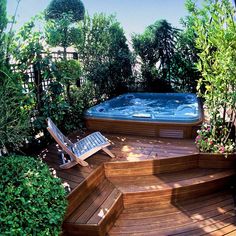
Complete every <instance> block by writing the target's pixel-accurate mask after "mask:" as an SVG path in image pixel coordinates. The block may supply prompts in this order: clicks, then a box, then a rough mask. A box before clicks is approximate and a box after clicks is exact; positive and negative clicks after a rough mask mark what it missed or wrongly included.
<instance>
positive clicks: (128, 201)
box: [109, 168, 235, 208]
mask: <svg viewBox="0 0 236 236" xmlns="http://www.w3.org/2000/svg"><path fill="white" fill-rule="evenodd" d="M234 175H235V170H231V169H227V170H220V169H202V168H195V169H188V170H184V171H178V172H173V173H164V174H159V175H147V176H125V177H124V176H123V177H112V178H109V180H110V181H111V182H112V183H113V184H114V185H115V186H116V187H117V188H118V189H119V190H120V191H121V192H122V193H123V200H124V207H125V208H127V207H131V206H135V205H136V204H143V205H145V204H147V203H150V202H159V203H160V202H176V201H177V200H180V199H181V200H184V199H189V198H192V197H197V196H201V195H204V194H208V193H213V192H214V191H216V190H218V189H221V188H222V187H224V186H225V185H226V184H227V183H228V182H229V180H230V179H231V178H232V176H234Z"/></svg>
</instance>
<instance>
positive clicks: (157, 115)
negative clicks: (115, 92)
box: [85, 93, 203, 137]
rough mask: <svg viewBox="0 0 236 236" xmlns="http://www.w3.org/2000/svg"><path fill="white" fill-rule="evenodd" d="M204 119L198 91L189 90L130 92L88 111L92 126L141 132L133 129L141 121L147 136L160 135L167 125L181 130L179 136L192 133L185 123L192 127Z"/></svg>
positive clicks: (88, 118) (88, 122)
mask: <svg viewBox="0 0 236 236" xmlns="http://www.w3.org/2000/svg"><path fill="white" fill-rule="evenodd" d="M202 119H203V111H202V106H201V103H200V101H199V99H198V98H197V96H196V95H195V94H190V93H127V94H123V95H120V96H118V97H115V98H113V99H110V100H107V101H105V102H103V103H101V104H98V105H96V106H94V107H91V108H90V109H88V110H87V111H86V113H85V120H86V125H87V127H88V128H89V129H92V130H101V131H105V132H112V130H113V131H114V132H118V133H128V134H130V133H131V134H140V132H134V133H132V132H130V130H139V128H138V127H137V125H138V126H140V128H141V130H142V131H141V132H142V133H144V134H145V133H146V134H147V136H161V135H160V132H161V133H163V127H164V128H165V130H167V129H166V126H169V129H170V128H171V129H172V132H170V130H169V131H168V132H169V133H173V132H176V131H180V130H182V131H181V133H182V134H181V135H180V134H179V136H181V137H185V136H186V137H187V136H188V137H189V136H192V134H191V135H190V133H191V132H190V131H188V133H189V135H184V133H186V132H185V131H184V130H185V129H186V127H188V130H189V128H190V127H191V128H193V127H194V126H197V125H199V124H200V123H201V122H202ZM145 124H146V126H145ZM106 127H107V128H106ZM108 127H109V128H108ZM122 127H123V128H122ZM145 127H146V128H145ZM161 127H162V129H161ZM122 129H123V131H124V132H123V131H122ZM149 129H151V130H149ZM126 131H128V132H126ZM145 131H146V132H145ZM150 131H151V132H150ZM149 133H152V134H151V135H149ZM157 133H158V134H157ZM164 133H166V132H164ZM162 136H163V135H162ZM164 136H168V137H171V135H167V134H166V135H164ZM172 136H173V135H172ZM174 136H175V135H174ZM177 136H178V135H177Z"/></svg>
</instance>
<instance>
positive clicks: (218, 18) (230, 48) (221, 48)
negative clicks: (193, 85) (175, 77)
mask: <svg viewBox="0 0 236 236" xmlns="http://www.w3.org/2000/svg"><path fill="white" fill-rule="evenodd" d="M186 5H187V8H188V10H189V12H190V13H191V16H190V17H191V20H192V22H194V23H193V29H194V30H195V32H196V34H197V38H196V47H197V48H198V49H199V50H200V53H199V54H198V55H199V61H198V63H197V69H198V70H199V72H200V73H201V75H202V79H200V80H199V82H198V93H199V95H200V96H201V97H203V98H204V100H205V105H206V107H207V110H208V113H209V117H210V122H211V125H212V127H213V131H212V136H213V139H215V140H217V132H216V130H217V129H219V122H218V121H219V120H221V118H222V122H221V123H220V126H223V127H224V126H225V124H226V120H227V118H226V113H227V112H230V114H231V115H229V118H228V119H229V128H228V129H227V132H226V133H225V135H224V138H223V140H222V141H221V142H222V143H223V144H226V143H227V142H228V138H229V134H230V131H231V127H232V126H233V123H234V122H235V119H236V115H235V114H236V113H235V112H236V107H235V104H236V93H235V87H236V74H235V71H236V25H235V20H234V15H235V10H234V8H233V6H232V4H231V2H230V1H229V0H222V1H213V0H205V4H204V6H203V8H202V9H198V8H197V7H196V4H195V3H194V2H192V1H191V0H188V1H187V4H186Z"/></svg>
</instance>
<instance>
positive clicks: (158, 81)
mask: <svg viewBox="0 0 236 236" xmlns="http://www.w3.org/2000/svg"><path fill="white" fill-rule="evenodd" d="M177 35H178V30H177V29H175V28H173V27H172V26H171V24H170V23H168V22H167V21H166V20H160V21H156V22H155V23H154V24H152V25H150V26H148V27H147V28H146V30H145V31H144V33H143V34H136V35H134V36H133V37H132V42H133V47H134V50H135V52H136V54H137V55H138V56H139V57H140V58H141V61H142V63H141V73H142V77H143V79H144V81H145V84H146V86H147V87H146V89H148V90H154V91H167V90H171V66H172V57H173V54H174V52H175V42H176V37H177Z"/></svg>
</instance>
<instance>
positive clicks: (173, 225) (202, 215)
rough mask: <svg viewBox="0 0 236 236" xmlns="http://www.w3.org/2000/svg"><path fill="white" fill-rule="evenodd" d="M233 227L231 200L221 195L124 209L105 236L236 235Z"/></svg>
mask: <svg viewBox="0 0 236 236" xmlns="http://www.w3.org/2000/svg"><path fill="white" fill-rule="evenodd" d="M235 223H236V216H235V210H234V201H233V197H232V195H231V193H230V192H228V191H220V192H216V193H214V194H208V195H205V196H202V197H198V198H194V199H189V200H185V201H177V202H175V203H166V204H159V203H158V202H156V203H152V204H151V203H149V204H147V205H146V206H144V207H143V206H136V207H132V208H129V209H124V211H123V212H122V213H121V214H120V216H119V218H118V219H117V221H116V223H115V224H114V226H113V228H112V229H111V230H110V231H109V233H108V235H109V236H118V235H119V236H122V235H123V236H128V235H129V236H130V235H135V236H141V235H142V236H157V235H158V236H164V235H165V236H166V235H179V236H198V235H236V234H235V233H236V224H235ZM233 232H234V234H233Z"/></svg>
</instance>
